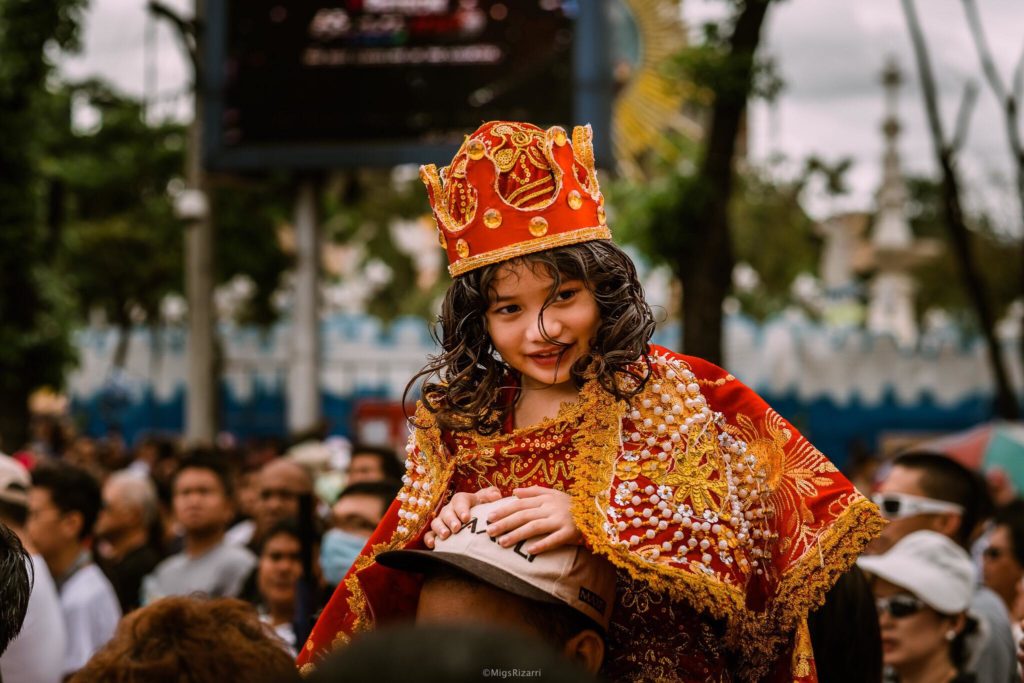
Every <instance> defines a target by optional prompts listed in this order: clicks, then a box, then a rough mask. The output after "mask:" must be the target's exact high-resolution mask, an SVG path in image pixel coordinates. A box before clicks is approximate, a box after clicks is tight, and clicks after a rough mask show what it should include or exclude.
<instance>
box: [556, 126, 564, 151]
mask: <svg viewBox="0 0 1024 683" xmlns="http://www.w3.org/2000/svg"><path fill="white" fill-rule="evenodd" d="M565 143H566V137H565V129H564V128H562V127H561V126H556V127H555V144H556V145H558V146H559V147H561V146H562V145H564V144H565Z"/></svg>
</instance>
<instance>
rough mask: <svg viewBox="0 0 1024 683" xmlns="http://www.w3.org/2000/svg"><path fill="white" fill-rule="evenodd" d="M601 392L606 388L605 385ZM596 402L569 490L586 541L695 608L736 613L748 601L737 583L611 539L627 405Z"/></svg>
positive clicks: (605, 397)
mask: <svg viewBox="0 0 1024 683" xmlns="http://www.w3.org/2000/svg"><path fill="white" fill-rule="evenodd" d="M599 390H600V389H599ZM581 393H582V392H581ZM601 393H602V394H604V392H603V391H602V392H601ZM595 403H596V404H597V405H596V406H595V408H594V409H593V412H592V415H593V422H594V424H593V428H589V429H588V428H582V429H580V430H579V432H578V433H577V437H576V444H577V448H578V452H579V459H578V464H577V468H576V486H575V488H574V489H573V490H572V491H570V494H571V495H572V511H573V519H575V520H576V525H577V526H578V527H579V529H580V531H581V532H582V533H583V536H584V538H585V539H586V541H587V544H588V545H589V547H590V548H591V550H592V551H593V552H595V553H598V554H601V555H604V556H605V557H607V558H608V560H609V561H611V563H612V564H614V565H615V566H616V567H618V568H620V569H623V570H625V571H626V572H627V573H628V574H629V575H630V577H632V578H633V579H634V580H637V581H642V582H643V583H645V584H647V585H648V586H650V587H651V588H652V589H653V590H655V591H658V592H663V593H665V594H666V595H669V596H670V597H672V598H673V599H674V600H680V601H684V602H686V603H689V604H690V605H692V606H693V607H694V609H696V610H698V611H702V612H707V613H709V614H711V615H712V616H714V617H716V618H720V619H721V618H727V617H730V616H733V615H735V614H736V612H737V611H739V610H741V609H742V608H743V605H744V601H745V598H744V595H743V593H742V592H741V591H740V590H739V589H738V588H736V587H733V586H728V585H726V584H724V583H722V582H721V581H718V580H716V579H715V578H714V577H712V576H708V575H704V574H700V575H698V574H695V573H692V572H688V571H684V570H681V569H675V568H673V567H669V566H666V565H663V564H658V563H655V562H650V561H648V560H646V559H644V557H643V556H642V555H641V554H640V553H638V552H635V551H632V550H630V549H629V548H628V547H626V546H621V545H613V544H611V543H609V542H608V535H607V533H606V532H605V530H604V525H605V523H606V521H607V519H606V516H605V511H604V509H603V508H602V506H604V505H607V504H608V503H607V501H608V499H609V495H608V491H609V490H610V488H611V484H612V479H613V476H614V470H615V456H616V455H617V454H618V451H619V448H620V447H621V446H620V444H621V434H620V433H619V431H620V420H621V418H622V416H623V415H624V414H625V410H626V405H625V403H620V402H615V401H614V399H613V398H612V397H611V396H609V395H607V394H604V395H603V396H599V397H596V399H595ZM611 444H614V446H610V445H611ZM613 453H614V455H612V454H613ZM610 455H611V457H609V456H610Z"/></svg>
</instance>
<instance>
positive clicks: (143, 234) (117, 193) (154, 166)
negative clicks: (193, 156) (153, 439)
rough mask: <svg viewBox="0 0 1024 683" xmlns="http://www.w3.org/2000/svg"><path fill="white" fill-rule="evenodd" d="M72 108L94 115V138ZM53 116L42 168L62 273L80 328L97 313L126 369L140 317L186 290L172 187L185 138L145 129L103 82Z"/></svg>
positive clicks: (165, 129)
mask: <svg viewBox="0 0 1024 683" xmlns="http://www.w3.org/2000/svg"><path fill="white" fill-rule="evenodd" d="M73 100H77V101H79V102H80V103H88V104H89V105H90V106H91V107H92V108H93V111H94V112H95V113H96V114H97V116H98V122H97V125H96V126H94V129H93V130H91V131H88V132H85V133H76V132H75V131H73V130H72V122H71V119H70V112H71V103H72V101H73ZM47 113H48V114H49V116H48V117H47V122H48V126H47V135H46V136H45V140H44V141H45V143H46V145H45V147H46V155H45V156H44V158H43V163H42V166H41V168H42V172H43V175H44V177H45V178H46V179H47V181H48V182H49V184H50V187H51V188H54V191H53V194H54V195H55V196H57V197H59V198H60V199H59V209H58V211H57V213H58V215H59V216H60V219H59V220H57V221H55V229H57V230H58V231H59V240H58V244H59V247H58V249H57V263H58V265H59V270H60V272H61V274H62V275H63V277H64V279H65V281H66V282H67V284H68V286H69V287H70V288H71V289H73V291H74V293H75V299H76V303H77V305H78V311H79V317H78V319H79V320H84V319H85V318H86V315H87V314H88V313H89V312H90V311H92V310H95V309H101V310H103V311H104V312H105V313H106V314H107V317H108V318H109V319H110V320H111V322H112V323H113V324H114V325H115V326H116V327H117V328H118V329H119V330H120V333H121V334H120V343H119V345H118V350H117V353H116V354H115V363H116V364H117V365H121V364H123V361H124V356H125V351H126V348H127V347H126V343H127V338H128V332H129V329H130V328H131V326H132V324H133V322H134V321H136V320H138V318H136V317H135V316H142V317H144V318H145V319H146V320H148V321H151V322H153V321H157V320H158V316H159V306H160V302H161V300H162V299H163V298H164V296H166V295H167V294H169V293H170V292H174V291H180V290H181V279H182V275H181V274H182V267H183V266H182V255H181V248H180V242H181V226H180V223H179V221H178V220H177V219H176V218H175V217H174V215H173V212H172V210H171V203H170V200H169V198H168V195H167V187H168V185H169V183H171V182H172V180H173V179H174V178H175V177H176V176H177V175H179V174H180V170H181V164H182V148H183V144H184V131H183V129H182V127H181V126H180V125H178V124H175V123H163V124H159V125H156V126H149V125H147V124H146V123H145V122H144V121H143V117H142V107H141V104H140V103H139V102H138V101H135V100H133V99H130V98H127V97H123V96H121V95H118V94H117V93H115V92H114V91H113V90H112V89H111V88H110V87H109V86H108V85H106V84H104V83H102V82H98V81H89V82H86V83H83V84H79V85H75V86H64V87H61V88H60V89H58V90H57V91H56V92H54V93H53V94H52V95H51V96H50V97H49V98H48V107H47Z"/></svg>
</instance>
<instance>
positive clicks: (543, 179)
mask: <svg viewBox="0 0 1024 683" xmlns="http://www.w3.org/2000/svg"><path fill="white" fill-rule="evenodd" d="M547 183H551V184H552V185H554V183H555V180H554V178H552V177H551V176H542V177H541V178H538V179H537V180H534V181H533V182H530V183H527V184H525V185H522V186H521V187H519V188H517V189H516V190H514V191H513V192H512V194H510V195H509V196H508V197H506V198H505V202H506V203H508V204H511V205H512V206H515V207H519V206H520V205H521V204H522V203H523V202H525V201H527V200H528V199H530V197H534V196H536V195H533V194H531V195H530V197H524V198H523V200H522V201H517V199H516V198H517V197H519V195H521V194H523V193H524V192H530V191H531V190H533V189H535V188H536V187H537V186H538V185H545V184H547ZM547 191H548V188H544V189H542V190H541V193H543V192H547Z"/></svg>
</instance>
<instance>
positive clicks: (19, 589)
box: [0, 524, 35, 654]
mask: <svg viewBox="0 0 1024 683" xmlns="http://www.w3.org/2000/svg"><path fill="white" fill-rule="evenodd" d="M31 566H32V562H31V561H29V557H28V553H27V552H26V551H25V547H24V546H23V545H22V544H21V540H20V539H19V538H18V536H17V534H15V533H14V532H13V531H11V530H10V529H9V528H7V527H6V526H5V525H3V524H0V596H3V599H2V600H0V654H3V653H4V650H6V649H7V646H8V645H10V643H11V641H12V640H14V638H15V637H16V636H17V635H18V633H20V632H21V626H22V624H23V623H24V621H25V613H26V612H27V611H28V599H29V596H30V595H32V582H33V579H34V578H35V577H34V576H32V574H31V570H30V569H29V568H30V567H31Z"/></svg>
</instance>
